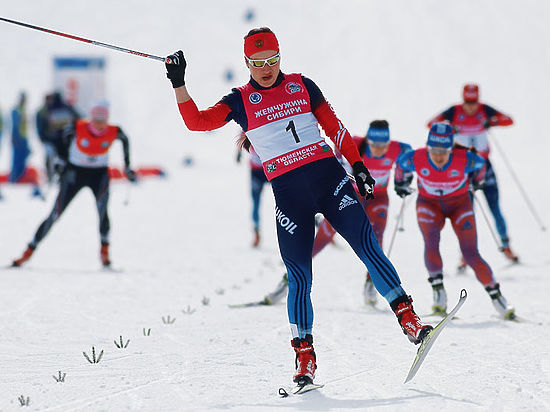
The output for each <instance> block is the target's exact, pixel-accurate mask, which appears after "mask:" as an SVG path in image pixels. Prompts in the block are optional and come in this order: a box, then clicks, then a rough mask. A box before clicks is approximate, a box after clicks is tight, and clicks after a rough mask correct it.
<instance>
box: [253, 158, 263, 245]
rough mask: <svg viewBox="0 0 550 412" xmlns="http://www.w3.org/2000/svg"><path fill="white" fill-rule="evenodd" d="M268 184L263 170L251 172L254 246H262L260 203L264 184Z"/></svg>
mask: <svg viewBox="0 0 550 412" xmlns="http://www.w3.org/2000/svg"><path fill="white" fill-rule="evenodd" d="M266 182H267V179H266V177H265V173H264V171H263V169H251V170H250V192H251V196H252V224H253V226H254V240H253V241H252V246H253V247H257V246H258V245H259V244H260V201H261V195H262V189H263V187H264V183H266Z"/></svg>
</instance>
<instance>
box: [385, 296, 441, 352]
mask: <svg viewBox="0 0 550 412" xmlns="http://www.w3.org/2000/svg"><path fill="white" fill-rule="evenodd" d="M390 306H391V308H392V310H393V312H394V313H395V316H397V321H398V322H399V325H400V326H401V329H403V333H404V334H405V335H407V338H409V340H410V341H411V342H412V343H414V344H415V345H418V344H419V343H420V342H422V339H424V337H425V336H426V335H427V334H428V333H430V331H431V330H432V329H433V326H431V325H424V324H422V322H421V321H420V318H419V317H418V315H417V314H416V313H415V312H414V309H413V306H412V298H411V297H410V296H407V295H403V296H400V297H398V298H397V299H395V300H394V301H393V302H392V303H391V304H390Z"/></svg>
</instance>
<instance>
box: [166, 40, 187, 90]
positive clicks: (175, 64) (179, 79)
mask: <svg viewBox="0 0 550 412" xmlns="http://www.w3.org/2000/svg"><path fill="white" fill-rule="evenodd" d="M167 59H170V60H171V62H170V63H165V64H164V65H165V66H166V77H168V78H169V79H170V81H171V82H172V87H173V88H174V89H176V88H178V87H181V86H185V68H186V67H187V62H186V61H185V57H183V52H182V51H181V50H178V51H177V52H175V53H174V54H171V55H170V56H168V57H167Z"/></svg>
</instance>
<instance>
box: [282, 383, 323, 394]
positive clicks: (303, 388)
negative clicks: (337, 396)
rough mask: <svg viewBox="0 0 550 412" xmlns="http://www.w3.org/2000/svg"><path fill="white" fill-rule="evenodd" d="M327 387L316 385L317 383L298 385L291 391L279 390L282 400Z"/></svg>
mask: <svg viewBox="0 0 550 412" xmlns="http://www.w3.org/2000/svg"><path fill="white" fill-rule="evenodd" d="M323 386H325V385H322V384H316V383H306V384H304V385H296V386H294V387H292V388H290V389H285V388H279V395H280V396H281V397H282V398H286V397H288V396H291V395H302V394H304V393H307V392H311V391H314V390H316V389H319V388H322V387H323Z"/></svg>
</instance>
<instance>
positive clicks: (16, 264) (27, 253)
mask: <svg viewBox="0 0 550 412" xmlns="http://www.w3.org/2000/svg"><path fill="white" fill-rule="evenodd" d="M34 249H35V248H34V247H32V246H31V245H29V246H27V249H25V251H24V252H23V255H22V256H21V257H20V258H18V259H15V260H14V261H13V262H12V263H11V265H12V267H19V266H21V265H22V264H23V263H25V262H26V261H27V260H29V259H30V258H31V256H32V254H33V253H34Z"/></svg>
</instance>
